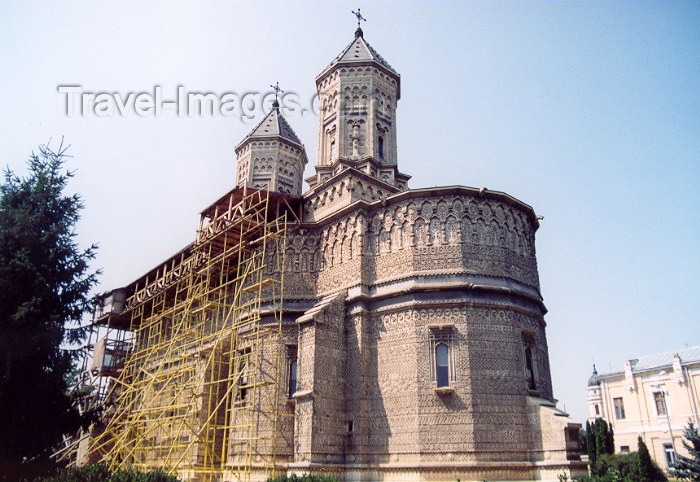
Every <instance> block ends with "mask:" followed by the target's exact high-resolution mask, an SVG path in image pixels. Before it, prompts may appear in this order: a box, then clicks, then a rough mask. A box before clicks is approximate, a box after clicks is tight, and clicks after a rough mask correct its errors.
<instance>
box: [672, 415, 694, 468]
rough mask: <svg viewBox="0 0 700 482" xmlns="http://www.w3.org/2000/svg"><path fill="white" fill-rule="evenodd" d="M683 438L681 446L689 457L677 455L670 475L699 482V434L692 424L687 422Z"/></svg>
mask: <svg viewBox="0 0 700 482" xmlns="http://www.w3.org/2000/svg"><path fill="white" fill-rule="evenodd" d="M683 438H684V440H683V446H684V447H685V449H686V450H687V451H688V453H689V454H690V457H684V456H682V455H677V456H676V457H677V460H676V465H675V467H674V468H673V470H672V471H671V475H673V476H674V477H678V478H679V479H687V480H692V481H700V434H699V433H698V428H697V427H696V426H695V424H694V423H693V422H688V425H687V426H686V427H685V429H684V430H683Z"/></svg>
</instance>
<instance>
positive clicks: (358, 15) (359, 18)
mask: <svg viewBox="0 0 700 482" xmlns="http://www.w3.org/2000/svg"><path fill="white" fill-rule="evenodd" d="M352 13H353V15H355V17H357V27H358V28H359V27H360V20H362V21H364V22H366V21H367V19H366V18H365V17H363V16H362V14H361V13H360V9H359V8H358V9H357V12H356V11H355V10H353V11H352Z"/></svg>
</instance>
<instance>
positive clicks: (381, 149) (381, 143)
mask: <svg viewBox="0 0 700 482" xmlns="http://www.w3.org/2000/svg"><path fill="white" fill-rule="evenodd" d="M378 144H379V159H384V138H383V137H382V136H379V141H378Z"/></svg>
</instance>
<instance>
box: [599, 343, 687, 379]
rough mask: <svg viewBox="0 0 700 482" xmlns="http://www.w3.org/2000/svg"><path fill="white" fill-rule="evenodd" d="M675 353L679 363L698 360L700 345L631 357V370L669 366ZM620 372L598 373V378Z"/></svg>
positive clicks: (640, 370) (619, 371) (684, 363)
mask: <svg viewBox="0 0 700 482" xmlns="http://www.w3.org/2000/svg"><path fill="white" fill-rule="evenodd" d="M675 354H678V356H679V357H680V359H681V365H688V364H690V363H699V362H700V346H691V347H688V348H683V349H681V350H675V351H667V352H663V353H656V354H653V355H646V356H641V357H639V358H635V359H632V360H630V362H631V364H632V372H642V371H646V370H653V369H656V368H666V367H670V366H672V365H673V355H675ZM620 373H624V370H618V371H612V372H608V373H601V374H600V375H598V378H601V377H605V376H610V375H619V374H620Z"/></svg>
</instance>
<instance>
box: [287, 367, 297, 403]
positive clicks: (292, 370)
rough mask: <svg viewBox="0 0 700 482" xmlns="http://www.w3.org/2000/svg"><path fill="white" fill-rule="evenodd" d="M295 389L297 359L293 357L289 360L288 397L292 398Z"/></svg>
mask: <svg viewBox="0 0 700 482" xmlns="http://www.w3.org/2000/svg"><path fill="white" fill-rule="evenodd" d="M296 391H297V360H296V358H294V359H293V360H290V362H289V392H288V394H287V395H288V397H289V398H292V397H293V396H294V393H295V392H296Z"/></svg>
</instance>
